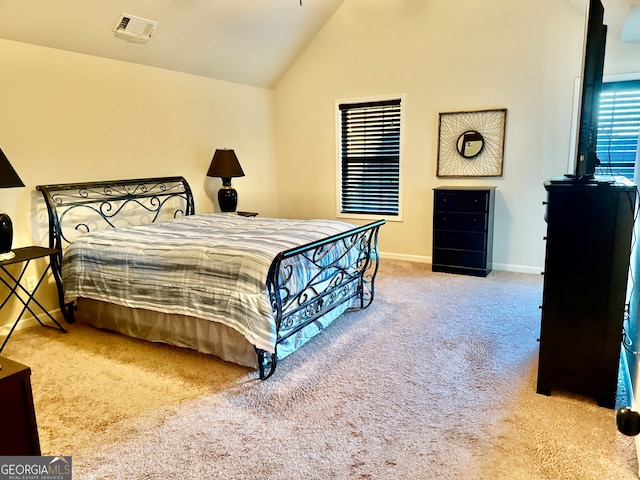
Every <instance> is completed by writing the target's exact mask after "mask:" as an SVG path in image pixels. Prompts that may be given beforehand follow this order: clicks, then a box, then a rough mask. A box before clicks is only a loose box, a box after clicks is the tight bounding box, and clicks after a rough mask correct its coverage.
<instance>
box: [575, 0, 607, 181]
mask: <svg viewBox="0 0 640 480" xmlns="http://www.w3.org/2000/svg"><path fill="white" fill-rule="evenodd" d="M606 40H607V26H606V25H605V24H604V7H603V6H602V2H601V1H600V0H589V1H588V3H587V11H586V24H585V38H584V47H583V59H582V77H581V79H580V109H579V111H578V112H579V113H578V135H577V145H576V158H575V168H574V172H573V177H574V178H576V179H579V180H589V179H591V178H593V176H594V174H595V171H596V167H597V166H598V164H599V163H600V162H599V160H598V158H597V156H596V146H597V140H598V115H599V109H600V108H599V107H600V89H601V87H602V73H603V70H604V53H605V47H606Z"/></svg>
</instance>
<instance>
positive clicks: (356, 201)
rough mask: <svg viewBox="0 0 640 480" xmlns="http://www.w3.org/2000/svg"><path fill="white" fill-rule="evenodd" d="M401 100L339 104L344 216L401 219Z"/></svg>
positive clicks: (341, 210) (341, 207) (341, 196)
mask: <svg viewBox="0 0 640 480" xmlns="http://www.w3.org/2000/svg"><path fill="white" fill-rule="evenodd" d="M400 108H401V101H400V99H394V100H384V101H373V102H363V103H343V104H339V110H340V169H341V172H340V175H341V182H340V212H341V213H352V214H370V215H385V216H389V215H391V216H394V215H395V216H397V215H398V214H399V192H400V118H401V110H400Z"/></svg>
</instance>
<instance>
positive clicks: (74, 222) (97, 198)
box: [36, 177, 195, 323]
mask: <svg viewBox="0 0 640 480" xmlns="http://www.w3.org/2000/svg"><path fill="white" fill-rule="evenodd" d="M36 189H37V190H39V191H40V192H42V195H43V196H44V200H45V203H46V205H47V214H48V218H49V247H50V248H55V249H57V250H58V252H59V253H58V254H57V255H56V256H55V257H52V261H51V269H52V271H53V274H54V278H55V280H56V283H57V284H58V292H59V297H60V298H59V300H60V307H61V309H62V310H63V313H64V316H65V319H66V320H67V321H68V322H70V323H71V322H73V306H72V305H71V304H69V305H65V304H64V299H63V298H62V287H61V285H62V256H63V254H64V250H65V247H66V246H67V245H68V244H69V243H70V242H71V241H73V240H74V239H75V238H77V237H78V236H80V235H83V234H85V233H88V232H91V231H97V230H104V229H108V228H116V227H119V226H128V225H143V224H149V223H154V222H156V221H159V220H165V219H170V218H176V217H181V216H186V215H193V214H194V213H195V204H194V200H193V193H192V192H191V188H190V187H189V184H188V183H187V180H186V179H185V178H184V177H157V178H136V179H127V180H111V181H98V182H80V183H61V184H53V185H38V186H36Z"/></svg>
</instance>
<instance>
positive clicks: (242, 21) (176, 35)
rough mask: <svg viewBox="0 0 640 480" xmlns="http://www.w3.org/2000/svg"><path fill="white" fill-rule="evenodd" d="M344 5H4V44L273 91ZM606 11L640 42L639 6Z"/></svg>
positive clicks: (609, 0) (198, 0) (575, 0)
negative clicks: (142, 21)
mask: <svg viewBox="0 0 640 480" xmlns="http://www.w3.org/2000/svg"><path fill="white" fill-rule="evenodd" d="M370 1H374V0H370ZM375 1H427V0H375ZM533 1H536V0H533ZM558 1H560V0H558ZM565 1H567V2H568V3H570V4H571V5H573V6H574V7H575V8H577V9H579V10H581V11H584V8H585V5H586V0H565ZM343 2H344V0H302V5H300V0H0V38H5V39H8V40H16V41H20V42H25V43H32V44H36V45H42V46H46V47H52V48H58V49H62V50H69V51H73V52H78V53H85V54H89V55H95V56H100V57H106V58H112V59H117V60H122V61H126V62H133V63H139V64H144V65H151V66H155V67H160V68H165V69H168V70H176V71H180V72H185V73H191V74H195V75H201V76H205V77H211V78H216V79H220V80H226V81H230V82H236V83H242V84H246V85H254V86H258V87H264V88H271V87H273V86H274V85H275V83H276V82H277V81H278V79H279V78H280V77H281V75H282V74H283V73H284V72H285V71H286V70H287V69H288V68H289V66H290V65H291V64H292V63H293V61H294V60H295V59H296V58H297V56H298V55H299V54H300V52H301V51H302V50H303V49H304V48H305V47H306V46H307V44H308V43H309V42H310V41H311V39H313V37H314V36H315V35H316V34H317V33H318V32H319V31H320V29H321V28H322V27H323V26H324V25H325V23H326V22H327V21H328V20H329V18H331V16H332V15H333V14H334V13H335V11H336V10H337V9H338V7H340V5H341V4H342V3H343ZM603 3H604V6H605V21H606V23H608V25H609V34H610V35H613V36H614V37H615V38H616V39H618V40H622V41H632V42H640V38H639V37H640V15H639V14H638V9H640V0H603ZM122 13H127V14H130V15H134V16H138V17H143V18H146V19H149V20H153V21H156V22H158V27H157V28H156V30H155V32H154V34H153V36H152V37H151V39H149V41H148V42H147V43H134V42H129V41H127V40H124V39H122V38H118V37H116V36H115V35H114V32H113V30H114V27H115V25H116V23H117V21H118V19H119V18H120V15H121V14H122ZM623 31H624V34H623Z"/></svg>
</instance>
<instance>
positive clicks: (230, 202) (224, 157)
mask: <svg viewBox="0 0 640 480" xmlns="http://www.w3.org/2000/svg"><path fill="white" fill-rule="evenodd" d="M207 177H220V178H222V188H221V189H220V190H218V204H219V205H220V210H221V211H222V212H235V211H236V206H237V205H238V192H236V190H235V188H233V187H232V186H231V178H232V177H244V172H243V171H242V167H241V166H240V162H239V161H238V157H236V153H235V152H234V151H233V150H230V149H216V151H215V153H214V154H213V158H212V159H211V165H209V171H208V172H207Z"/></svg>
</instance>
